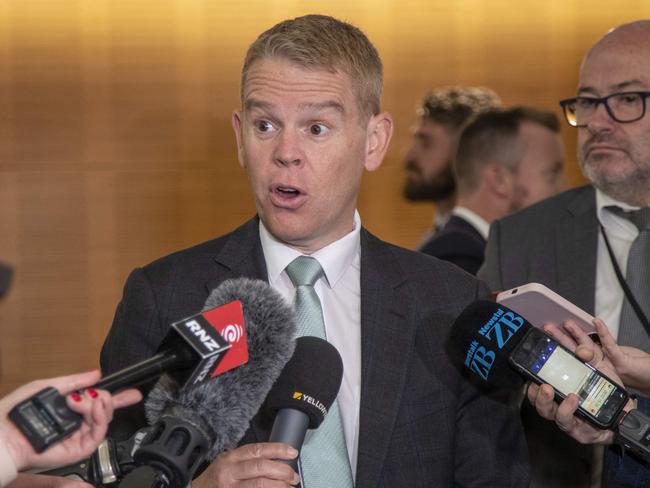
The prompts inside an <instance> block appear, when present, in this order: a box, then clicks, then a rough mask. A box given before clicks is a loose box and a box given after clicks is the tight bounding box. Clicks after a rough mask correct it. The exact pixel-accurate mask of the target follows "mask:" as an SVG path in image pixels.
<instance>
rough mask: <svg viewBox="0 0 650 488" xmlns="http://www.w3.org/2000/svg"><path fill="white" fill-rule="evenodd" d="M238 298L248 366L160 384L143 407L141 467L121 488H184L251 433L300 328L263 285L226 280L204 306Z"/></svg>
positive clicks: (290, 311) (276, 295) (166, 379)
mask: <svg viewBox="0 0 650 488" xmlns="http://www.w3.org/2000/svg"><path fill="white" fill-rule="evenodd" d="M235 299H238V300H240V301H241V303H242V306H243V313H244V322H245V324H246V333H247V341H248V353H249V356H250V357H249V361H248V362H247V363H246V364H244V365H243V366H240V367H238V368H236V369H232V370H230V371H228V372H226V373H224V374H222V375H220V376H217V377H216V378H213V379H212V380H210V381H207V382H205V383H203V384H200V385H197V386H195V387H192V388H189V389H181V388H178V385H177V384H175V383H174V382H173V381H171V379H170V378H169V377H166V376H164V377H162V378H161V379H160V380H159V381H158V383H157V384H156V386H154V388H153V389H152V391H151V392H150V394H149V396H148V397H147V400H146V401H145V413H146V416H147V420H148V422H149V423H150V424H151V425H153V428H152V433H151V434H148V435H147V436H146V437H145V438H144V439H143V440H142V443H141V445H140V447H139V449H138V450H137V451H136V452H135V454H134V455H133V458H134V460H135V461H136V463H137V464H138V465H139V466H140V467H138V468H136V469H135V470H134V471H132V472H131V473H129V475H127V476H126V477H125V478H124V481H123V483H122V485H121V486H123V487H125V488H128V487H129V486H132V487H136V486H137V487H142V486H146V484H145V485H143V483H145V481H144V480H149V479H151V480H152V483H154V481H153V479H154V478H155V479H156V481H155V483H163V482H164V483H166V484H160V485H157V484H156V485H151V486H169V487H181V488H184V487H185V486H186V485H187V483H188V481H189V480H190V479H191V478H192V476H193V475H194V473H195V471H196V469H197V468H198V466H199V465H200V464H201V463H202V462H203V461H204V460H205V459H208V460H211V459H213V458H214V457H215V456H216V455H217V454H218V453H220V452H222V451H223V450H225V449H232V448H234V447H236V445H237V443H238V442H239V440H240V439H241V438H242V437H243V436H244V434H245V433H246V430H247V429H248V426H249V423H250V421H251V419H252V418H253V417H254V416H255V414H256V413H257V412H258V410H259V409H260V407H261V406H262V404H263V402H264V399H265V398H266V396H267V394H268V392H269V390H270V389H271V387H272V385H273V383H274V382H275V380H276V379H277V378H278V376H279V375H280V373H281V371H282V369H283V368H284V366H285V364H286V363H287V361H289V358H291V356H292V354H293V352H294V347H295V342H294V336H295V330H296V326H295V317H294V312H293V309H292V307H291V306H290V305H289V304H288V303H287V302H286V301H285V300H284V298H283V297H282V296H281V295H280V294H279V293H278V292H277V291H276V290H274V289H272V288H271V287H270V286H269V285H268V284H267V283H266V282H264V281H260V280H250V279H246V278H238V279H233V280H228V281H225V282H223V283H222V284H221V285H220V286H219V287H218V288H216V289H215V290H214V291H213V292H212V293H211V294H210V296H209V297H208V299H207V300H206V302H205V307H206V308H212V307H215V306H218V305H221V304H224V303H229V302H231V301H233V300H235ZM233 334H234V335H236V333H235V332H233ZM226 335H228V334H226ZM152 469H153V473H155V476H153V475H152ZM160 479H163V480H164V481H163V482H161V481H160Z"/></svg>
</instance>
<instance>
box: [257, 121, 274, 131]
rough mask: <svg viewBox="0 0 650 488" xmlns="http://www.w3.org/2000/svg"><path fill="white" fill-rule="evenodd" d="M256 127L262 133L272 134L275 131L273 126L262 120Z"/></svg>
mask: <svg viewBox="0 0 650 488" xmlns="http://www.w3.org/2000/svg"><path fill="white" fill-rule="evenodd" d="M255 127H256V128H257V130H258V131H260V132H271V131H272V130H273V128H274V127H273V124H272V123H271V122H269V121H268V120H260V121H257V122H256V123H255Z"/></svg>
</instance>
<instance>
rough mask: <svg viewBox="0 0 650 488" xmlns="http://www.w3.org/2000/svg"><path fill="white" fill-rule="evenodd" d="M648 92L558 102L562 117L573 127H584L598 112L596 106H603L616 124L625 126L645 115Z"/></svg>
mask: <svg viewBox="0 0 650 488" xmlns="http://www.w3.org/2000/svg"><path fill="white" fill-rule="evenodd" d="M648 97H650V92H623V93H612V94H611V95H608V96H606V97H602V98H596V97H575V98H567V99H566V100H562V101H560V105H561V106H562V108H563V109H564V117H566V120H567V122H568V123H569V124H570V125H572V126H573V127H586V126H587V124H588V123H589V121H590V120H591V118H592V117H593V116H594V114H595V113H596V110H598V105H600V104H601V103H602V104H603V105H605V110H607V113H608V114H609V116H610V117H611V118H612V119H614V120H615V121H616V122H620V123H622V124H625V123H627V122H635V121H637V120H639V119H642V118H643V116H644V115H645V107H646V103H645V100H646V98H648Z"/></svg>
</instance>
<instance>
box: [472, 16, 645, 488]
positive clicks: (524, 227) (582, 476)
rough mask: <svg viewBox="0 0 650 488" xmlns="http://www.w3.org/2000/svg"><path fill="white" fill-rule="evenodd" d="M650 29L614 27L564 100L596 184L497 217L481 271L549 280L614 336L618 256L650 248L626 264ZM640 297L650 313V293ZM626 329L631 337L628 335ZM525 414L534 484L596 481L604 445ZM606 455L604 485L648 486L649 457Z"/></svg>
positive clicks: (638, 195)
mask: <svg viewBox="0 0 650 488" xmlns="http://www.w3.org/2000/svg"><path fill="white" fill-rule="evenodd" d="M649 38H650V21H639V22H634V23H631V24H627V25H624V26H621V27H619V28H617V29H615V30H613V31H611V32H610V33H608V34H607V35H606V36H605V37H603V38H602V39H601V40H600V41H599V42H598V43H597V44H596V45H595V46H594V47H593V48H592V49H591V50H590V51H589V52H588V53H587V56H586V57H585V59H584V61H583V63H582V66H581V69H580V80H579V86H578V97H577V98H573V99H569V100H565V101H563V102H562V104H563V106H564V109H565V115H566V118H567V121H568V122H569V123H570V124H571V125H573V126H575V127H577V128H578V160H579V162H580V166H581V169H582V171H583V173H584V174H585V176H586V177H587V178H588V179H589V180H590V181H591V183H592V184H591V185H588V186H582V187H580V188H576V189H573V190H570V191H568V192H565V193H562V194H560V195H558V196H557V197H554V198H551V199H549V200H545V201H543V202H541V203H539V204H537V205H533V206H532V207H530V208H528V209H525V210H524V211H522V212H520V213H517V214H515V215H512V216H510V217H507V218H505V219H503V220H501V221H497V222H494V223H493V224H492V227H491V229H490V237H489V240H488V244H487V248H486V260H485V266H484V268H483V269H482V270H481V271H480V272H479V276H480V277H482V278H485V279H486V280H487V281H488V283H489V284H490V286H491V287H492V289H494V290H500V289H508V288H511V287H515V286H519V285H521V284H524V283H527V282H531V281H536V282H540V283H543V284H545V285H546V286H548V287H549V288H552V289H553V290H555V291H556V292H557V293H559V294H560V295H562V296H564V297H565V298H567V299H568V300H570V301H571V302H573V303H575V304H576V305H578V306H579V307H581V308H583V309H584V310H586V311H587V312H589V313H591V314H594V315H596V316H598V317H600V318H602V319H603V320H604V321H605V323H606V324H607V325H608V326H609V327H610V329H611V330H612V332H613V334H614V335H615V336H616V334H617V333H619V332H620V331H622V327H623V322H622V320H620V319H621V317H622V310H625V308H626V307H628V306H629V302H628V300H627V299H626V298H625V294H624V292H623V289H622V286H621V284H620V283H619V280H618V279H617V276H616V272H615V266H618V267H619V268H620V269H622V273H624V274H625V280H626V281H629V280H630V278H631V277H632V276H633V275H634V274H635V273H636V272H647V270H649V269H650V260H649V259H650V258H649V256H650V253H649V252H647V251H646V252H644V253H641V254H639V255H638V256H637V257H640V258H641V260H643V259H645V263H643V262H641V261H639V262H637V263H636V264H635V265H634V266H631V267H628V268H627V271H626V264H625V263H628V264H630V263H631V262H632V261H631V260H632V258H631V257H630V256H631V253H630V249H631V248H632V246H633V245H634V242H635V240H636V238H637V237H639V236H641V231H640V230H639V229H637V227H636V226H635V225H633V224H632V222H630V221H628V220H627V219H626V218H625V217H624V216H623V214H624V212H625V211H634V210H643V209H644V208H647V207H648V206H649V205H650V142H649V141H650V117H648V115H647V110H646V105H647V97H648V95H649V93H650V45H649V44H648V42H647V40H648V39H649ZM614 207H618V208H614ZM619 209H621V210H619ZM646 211H647V210H646ZM605 237H607V238H608V241H609V243H610V245H611V249H612V253H611V254H610V253H609V252H608V249H607V244H606V241H605ZM631 268H633V269H631ZM638 301H639V302H640V305H641V307H642V308H643V309H644V310H645V312H644V313H645V314H646V315H650V300H649V299H648V295H647V294H645V295H643V296H639V297H638ZM626 302H628V303H626ZM627 334H628V335H624V336H622V335H621V334H620V333H619V336H618V339H619V342H621V341H622V343H623V344H633V345H635V346H636V347H641V348H643V349H644V350H646V352H648V351H649V350H650V347H649V344H650V339H649V338H648V334H647V333H646V332H645V331H644V329H643V327H642V326H641V324H640V323H639V324H638V325H637V326H636V328H635V329H633V330H629V329H628V331H627ZM629 334H631V336H630V335H629ZM630 337H632V338H633V339H632V341H633V342H627V341H630ZM535 391H537V390H535ZM644 403H645V402H644V401H643V399H640V403H639V405H640V407H641V408H647V406H648V405H647V403H646V404H645V406H644ZM536 406H537V407H538V409H539V410H540V412H541V413H543V414H544V416H545V417H546V418H549V419H554V420H556V422H557V421H558V419H557V418H555V414H556V413H557V406H556V405H555V404H554V403H553V399H552V395H550V394H548V391H547V390H545V392H544V394H540V395H538V396H537V398H536ZM523 415H524V424H525V427H526V431H527V438H528V442H529V448H530V450H531V452H535V460H534V462H533V463H532V464H533V485H532V486H572V487H574V486H575V487H588V486H589V487H590V486H594V485H593V483H597V482H598V481H599V479H598V475H597V473H598V472H599V471H600V469H599V467H598V464H599V463H600V462H601V461H599V460H598V458H597V457H596V458H594V452H595V453H597V452H598V451H597V450H594V449H592V447H593V446H586V447H585V446H582V445H580V444H578V443H576V442H573V441H572V440H571V439H569V438H568V437H567V436H565V435H564V434H563V433H562V432H560V431H559V430H557V429H550V428H549V427H548V425H550V424H548V422H546V421H545V420H541V419H539V417H537V415H536V413H535V411H534V409H532V408H530V406H527V404H525V405H524V412H523ZM558 423H559V424H560V425H562V428H563V429H565V430H567V431H568V433H569V435H571V436H572V437H575V438H577V439H580V441H581V442H586V440H585V438H583V437H581V436H580V435H579V433H580V430H581V429H583V428H584V426H585V425H584V422H582V421H580V420H578V419H576V420H575V422H573V423H572V424H571V425H564V424H561V423H560V422H558ZM606 461H607V464H608V466H607V470H606V473H605V476H604V485H605V486H617V487H618V486H625V487H631V486H634V487H636V486H647V483H648V479H650V470H648V468H647V466H643V465H641V464H640V463H637V462H636V461H635V460H634V459H632V458H630V457H629V456H623V457H622V456H621V451H620V450H609V451H608V452H607V455H606Z"/></svg>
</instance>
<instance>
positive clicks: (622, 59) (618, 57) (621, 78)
mask: <svg viewBox="0 0 650 488" xmlns="http://www.w3.org/2000/svg"><path fill="white" fill-rule="evenodd" d="M646 44H647V43H646ZM579 78H580V79H579V85H578V91H579V92H582V91H586V92H595V93H597V94H600V95H601V96H602V95H605V94H607V93H612V92H615V91H635V90H647V89H649V88H650V47H649V46H646V45H644V43H641V44H638V45H630V44H629V43H607V44H605V45H602V46H598V45H597V46H596V47H595V48H594V49H593V50H592V51H590V52H589V54H588V55H587V56H586V57H585V59H584V61H583V63H582V66H581V68H580V77H579Z"/></svg>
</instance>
